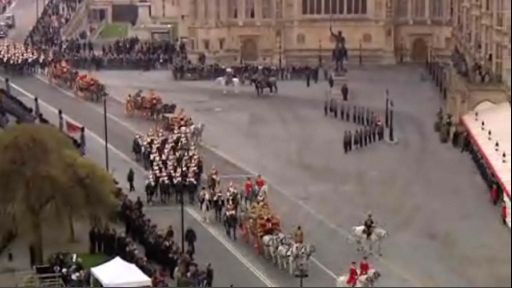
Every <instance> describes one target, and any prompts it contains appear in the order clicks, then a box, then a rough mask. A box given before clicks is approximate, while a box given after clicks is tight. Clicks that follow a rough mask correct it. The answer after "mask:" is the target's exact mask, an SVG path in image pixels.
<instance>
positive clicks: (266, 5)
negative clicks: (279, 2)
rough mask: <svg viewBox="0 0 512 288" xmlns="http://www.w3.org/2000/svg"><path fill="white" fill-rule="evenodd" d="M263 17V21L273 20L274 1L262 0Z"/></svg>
mask: <svg viewBox="0 0 512 288" xmlns="http://www.w3.org/2000/svg"><path fill="white" fill-rule="evenodd" d="M261 17H262V18H263V19H268V18H272V0H262V3H261Z"/></svg>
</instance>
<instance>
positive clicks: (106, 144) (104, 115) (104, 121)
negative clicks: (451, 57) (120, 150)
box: [103, 96, 110, 171]
mask: <svg viewBox="0 0 512 288" xmlns="http://www.w3.org/2000/svg"><path fill="white" fill-rule="evenodd" d="M103 124H104V129H105V168H107V171H110V169H109V163H108V125H107V97H106V96H103Z"/></svg>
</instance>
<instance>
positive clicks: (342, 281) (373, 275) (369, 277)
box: [336, 269, 381, 287]
mask: <svg viewBox="0 0 512 288" xmlns="http://www.w3.org/2000/svg"><path fill="white" fill-rule="evenodd" d="M380 276H381V275H380V273H379V271H377V270H375V269H370V270H369V271H368V274H366V275H362V276H359V277H357V280H356V284H355V286H352V285H350V284H347V280H348V278H349V276H348V275H343V276H340V277H338V278H336V287H373V286H374V285H375V282H377V280H378V279H379V278H380Z"/></svg>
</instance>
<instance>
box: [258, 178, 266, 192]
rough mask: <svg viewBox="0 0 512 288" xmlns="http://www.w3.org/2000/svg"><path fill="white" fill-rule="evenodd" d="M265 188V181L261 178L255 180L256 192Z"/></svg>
mask: <svg viewBox="0 0 512 288" xmlns="http://www.w3.org/2000/svg"><path fill="white" fill-rule="evenodd" d="M263 186H265V180H263V178H259V179H256V187H258V190H261V188H263Z"/></svg>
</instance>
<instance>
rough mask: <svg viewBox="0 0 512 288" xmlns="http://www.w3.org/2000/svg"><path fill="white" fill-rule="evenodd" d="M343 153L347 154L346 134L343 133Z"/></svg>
mask: <svg viewBox="0 0 512 288" xmlns="http://www.w3.org/2000/svg"><path fill="white" fill-rule="evenodd" d="M343 152H345V154H347V152H348V132H347V131H345V132H344V133H343Z"/></svg>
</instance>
